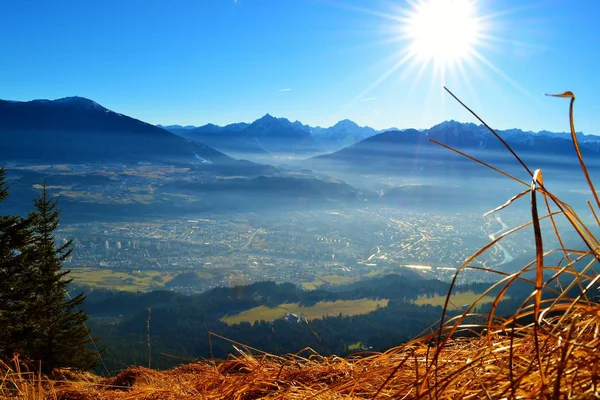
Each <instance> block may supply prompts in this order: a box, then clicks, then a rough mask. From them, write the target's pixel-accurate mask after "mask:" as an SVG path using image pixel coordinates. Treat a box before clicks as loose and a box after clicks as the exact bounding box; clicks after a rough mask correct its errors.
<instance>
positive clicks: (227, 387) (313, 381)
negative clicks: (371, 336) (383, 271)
mask: <svg viewBox="0 0 600 400" xmlns="http://www.w3.org/2000/svg"><path fill="white" fill-rule="evenodd" d="M548 322H549V325H547V328H554V329H547V330H544V331H543V332H540V331H537V332H534V328H533V327H531V326H530V327H529V328H522V329H519V334H518V335H517V336H516V337H515V338H514V339H513V340H511V339H510V337H509V336H507V335H500V334H490V335H482V336H481V337H476V338H472V339H453V340H450V341H448V342H447V343H444V345H440V346H438V347H435V346H434V347H430V345H429V344H428V341H427V339H428V338H424V339H421V340H418V341H413V342H411V343H407V344H405V345H403V346H400V347H397V348H393V349H390V350H389V351H387V352H385V353H382V354H374V355H367V356H366V357H364V358H356V359H344V358H339V357H335V356H333V357H321V356H318V355H316V354H313V353H311V351H310V350H307V351H305V352H304V353H303V354H301V355H288V356H283V357H280V356H275V355H269V354H264V353H261V352H258V351H253V350H252V349H247V348H244V347H243V345H241V344H239V343H238V344H235V345H236V346H237V348H238V349H239V353H238V356H236V357H231V358H230V359H229V360H226V361H217V362H216V363H213V362H212V361H201V362H198V363H192V364H188V365H184V366H181V367H178V368H175V369H172V370H169V371H164V372H159V371H155V370H151V369H147V368H142V367H134V368H130V369H127V370H125V371H123V372H121V373H120V374H118V375H117V376H115V377H112V378H99V377H95V376H91V375H77V374H75V375H73V374H72V373H69V372H68V371H65V372H63V375H61V373H59V374H58V376H57V377H56V379H55V380H42V381H41V382H35V381H34V382H31V381H30V380H28V379H27V375H25V374H19V373H18V372H16V371H15V370H14V369H9V366H8V365H4V368H0V369H3V371H2V372H3V375H4V376H7V377H8V379H6V380H5V381H4V383H3V385H2V386H0V395H2V394H3V395H10V394H14V395H15V396H19V394H20V396H19V397H18V398H24V399H33V398H36V399H59V400H72V399H80V400H84V399H90V400H91V399H148V400H150V399H156V400H158V399H198V398H205V399H225V398H227V399H304V398H315V399H372V398H375V397H377V398H403V399H418V398H434V399H457V398H472V399H481V398H494V399H496V398H498V399H500V398H528V399H530V398H569V399H592V398H598V397H599V396H600V386H599V385H598V381H599V380H600V372H599V371H598V368H597V366H598V362H599V361H600V350H599V347H600V335H599V333H598V330H599V329H600V308H599V306H598V304H595V305H594V304H580V305H579V306H576V307H574V308H573V309H572V310H571V311H569V312H567V313H566V314H564V318H563V319H562V320H559V317H555V318H553V319H552V320H548ZM552 332H556V333H552ZM558 332H561V333H560V334H558ZM213 340H214V338H213ZM38 384H39V385H38Z"/></svg>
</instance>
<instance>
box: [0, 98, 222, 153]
mask: <svg viewBox="0 0 600 400" xmlns="http://www.w3.org/2000/svg"><path fill="white" fill-rule="evenodd" d="M0 140H1V141H2V147H1V148H0V160H3V161H17V162H37V163H57V162H61V163H72V162H87V163H89V162H120V163H136V162H139V161H176V162H193V163H213V162H220V161H232V160H231V159H230V158H229V157H227V156H225V155H224V154H222V153H220V152H218V151H216V150H214V149H212V148H210V147H208V146H206V145H203V144H199V143H193V142H190V141H188V140H185V139H183V138H181V137H179V136H177V135H175V134H173V133H170V132H167V131H166V130H164V129H161V128H158V127H155V126H153V125H150V124H147V123H145V122H142V121H139V120H137V119H134V118H131V117H128V116H125V115H122V114H118V113H116V112H113V111H111V110H108V109H106V108H104V107H102V106H101V105H99V104H98V103H96V102H94V101H92V100H89V99H85V98H81V97H67V98H63V99H58V100H33V101H28V102H14V101H0Z"/></svg>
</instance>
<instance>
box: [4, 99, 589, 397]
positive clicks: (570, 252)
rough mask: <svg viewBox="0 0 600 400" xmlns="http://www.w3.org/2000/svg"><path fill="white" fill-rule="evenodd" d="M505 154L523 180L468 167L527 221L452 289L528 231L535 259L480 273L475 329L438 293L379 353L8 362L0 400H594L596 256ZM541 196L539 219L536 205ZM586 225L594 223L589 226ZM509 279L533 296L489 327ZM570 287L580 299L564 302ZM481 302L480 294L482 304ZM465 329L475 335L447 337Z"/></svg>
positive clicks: (572, 215) (574, 223) (553, 199)
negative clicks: (45, 371) (513, 188)
mask: <svg viewBox="0 0 600 400" xmlns="http://www.w3.org/2000/svg"><path fill="white" fill-rule="evenodd" d="M453 96H454V95H453ZM560 97H567V98H571V109H570V111H571V112H570V117H571V130H572V132H573V141H574V143H575V151H576V154H577V157H578V159H579V161H580V163H581V165H582V170H583V174H584V176H585V179H586V181H587V182H588V185H589V186H590V190H591V191H592V193H593V194H594V204H593V203H591V202H588V205H589V207H590V210H591V211H592V214H593V215H594V216H596V214H597V212H598V209H600V201H598V198H597V196H596V191H595V189H594V187H593V184H592V181H591V179H590V178H589V175H588V172H587V169H586V168H585V163H584V162H583V159H582V157H581V153H580V152H579V148H578V145H577V142H576V137H575V133H574V132H575V128H574V126H573V100H574V97H573V96H572V94H571V93H569V92H567V93H565V94H563V95H561V96H560ZM457 100H458V99H457ZM461 104H462V103H461ZM465 107H466V106H465ZM467 109H468V108H467ZM469 111H470V110H469ZM474 115H475V114H474ZM475 116H476V115H475ZM477 118H479V117H477ZM481 122H482V123H484V124H485V122H483V121H481ZM486 126H487V125H486ZM488 128H489V127H488ZM489 129H490V131H492V132H493V130H492V129H491V128H489ZM493 133H494V134H495V132H493ZM498 138H499V140H501V141H502V142H503V143H504V141H503V140H502V139H501V138H500V137H498ZM504 144H505V145H506V143H504ZM506 147H507V149H508V150H509V152H510V153H511V154H512V155H513V156H514V157H515V159H516V161H517V162H519V163H520V164H521V165H522V166H523V170H524V171H525V172H526V173H527V174H528V175H529V178H528V179H529V182H526V181H524V180H521V179H518V178H516V177H513V176H511V175H509V174H507V173H505V172H502V171H499V170H497V169H495V168H494V167H492V166H489V165H487V164H484V163H483V162H481V161H479V160H476V159H473V158H471V159H472V160H474V161H476V162H478V163H480V164H483V165H486V166H488V167H489V168H491V169H492V170H494V171H496V172H500V173H502V174H503V175H505V176H507V177H508V178H509V179H513V180H515V181H517V182H519V183H521V184H522V185H524V190H523V191H522V192H521V193H519V194H517V195H516V196H515V197H513V198H512V199H510V200H509V201H507V202H506V203H505V204H504V205H503V206H501V207H498V208H497V209H496V210H500V209H502V208H503V207H505V206H508V205H510V203H512V202H513V201H515V200H516V199H518V198H520V197H524V196H529V198H530V202H531V221H529V222H528V223H526V224H524V225H522V226H520V227H516V228H514V229H513V230H512V231H509V232H507V233H505V234H503V235H501V236H499V237H498V238H496V239H494V240H493V241H492V242H490V244H488V245H486V246H485V247H484V248H482V249H481V250H480V251H478V252H477V253H476V254H474V255H473V256H472V257H469V259H467V260H466V261H465V263H464V264H463V265H462V266H461V267H460V268H458V269H457V272H456V275H455V280H456V277H457V276H458V274H460V273H462V271H463V270H465V269H469V268H471V269H483V268H482V267H475V266H471V263H472V261H473V260H475V259H476V258H477V257H479V256H480V255H481V254H482V253H484V252H485V251H487V250H488V249H490V248H491V247H492V246H493V245H494V244H495V243H497V242H498V241H500V240H502V239H503V238H504V237H505V236H506V235H509V234H511V232H515V231H518V230H520V229H523V228H524V227H527V226H533V228H534V229H533V230H534V234H535V239H536V246H535V249H534V250H535V259H534V260H533V261H532V262H531V263H529V264H528V265H526V266H524V267H523V268H522V269H521V270H520V271H517V272H515V273H512V274H507V273H501V272H498V271H493V270H487V269H486V270H487V271H489V272H490V273H496V274H498V276H499V280H498V282H497V283H496V284H494V285H493V287H495V288H499V289H500V291H499V294H498V295H497V296H495V298H494V301H493V303H492V307H491V310H490V312H489V314H487V315H479V316H478V318H477V320H481V319H482V320H484V321H485V322H484V323H482V324H473V322H472V321H474V320H475V319H473V318H469V317H470V316H472V315H473V314H471V312H472V307H471V308H468V309H467V310H466V311H465V312H464V313H463V314H462V315H459V316H456V317H453V318H449V319H447V318H446V310H448V305H449V302H450V295H448V297H447V299H446V301H445V304H444V312H443V315H442V318H441V321H442V322H440V324H439V328H438V329H437V330H436V331H435V332H433V333H430V334H428V335H425V336H423V337H420V338H417V339H415V340H413V341H411V342H409V343H406V344H403V345H401V346H398V347H396V348H393V349H390V350H388V351H387V352H385V353H378V354H371V355H364V357H362V358H339V357H322V356H319V355H317V354H313V353H311V351H310V349H307V350H305V351H304V352H303V353H302V354H309V356H301V355H298V354H297V355H287V356H283V357H281V356H276V355H271V354H265V353H262V352H260V351H258V350H256V349H248V348H247V347H244V346H243V345H241V344H239V343H232V344H233V345H234V347H235V348H236V349H237V351H238V354H237V356H235V357H234V356H232V357H231V358H230V359H228V360H223V361H216V362H212V361H203V362H199V363H195V364H189V365H186V366H182V367H179V368H176V369H173V370H170V371H165V372H158V371H154V370H149V369H144V368H132V369H129V370H126V371H123V372H122V373H120V374H119V375H117V376H116V377H113V378H107V379H104V380H99V378H93V377H92V378H90V377H87V378H86V376H81V377H79V380H78V379H75V378H74V377H71V378H68V379H65V380H61V379H54V380H50V379H47V378H43V377H41V376H39V375H36V374H24V373H22V372H20V371H19V369H18V363H17V362H15V363H14V366H12V367H11V366H9V365H6V364H2V365H0V379H2V380H0V396H1V395H4V396H7V397H8V396H14V398H21V399H63V400H75V399H81V400H84V399H85V400H87V399H152V400H159V399H258V398H266V399H283V398H285V399H373V398H380V399H383V398H394V399H503V398H511V399H531V398H548V399H563V398H569V399H593V398H600V367H599V357H600V305H599V304H598V302H597V301H594V300H593V299H589V298H588V296H589V295H590V293H591V292H592V291H594V292H596V291H597V287H598V281H599V280H600V275H598V273H597V272H595V270H594V266H595V265H596V263H597V261H598V259H599V258H600V253H599V251H600V250H599V249H600V243H599V242H598V241H597V239H596V238H595V237H594V235H593V234H592V232H591V229H590V228H589V227H587V226H586V225H585V224H584V223H583V222H582V220H581V218H580V217H579V215H578V214H577V213H576V212H575V211H574V210H573V209H572V208H571V207H570V206H569V205H567V204H565V203H564V202H562V201H561V200H560V199H559V198H558V197H557V196H556V195H554V194H553V193H552V192H550V191H549V190H548V189H547V187H546V186H545V182H544V180H543V179H542V174H541V171H539V170H537V171H532V170H531V169H530V168H529V167H528V166H526V165H525V164H524V163H523V162H522V161H521V160H520V158H519V157H518V156H517V155H516V154H515V153H514V152H513V151H512V149H510V147H508V145H506ZM467 157H468V156H467ZM540 196H541V200H542V201H539V203H540V204H541V205H542V206H543V209H544V210H545V211H544V212H543V214H544V215H542V211H541V209H539V208H538V207H539V204H538V200H540V199H539V197H540ZM557 218H566V220H567V221H568V222H569V224H570V226H571V227H572V228H573V229H574V230H575V231H576V232H577V233H578V234H579V236H580V237H581V238H582V240H583V241H584V243H585V244H586V248H585V249H578V250H576V249H567V248H565V247H564V245H563V242H562V239H561V236H560V232H559V231H558V229H557V228H556V222H555V220H556V219H557ZM542 219H548V220H549V221H550V222H551V224H552V226H553V227H554V234H555V235H556V236H557V238H558V241H559V243H560V244H561V247H560V248H558V249H549V250H548V249H544V247H543V240H542V234H541V229H540V221H541V220H542ZM595 220H596V222H597V223H598V225H599V226H600V221H599V220H598V218H595ZM551 252H559V253H560V254H562V255H563V258H562V261H561V262H560V263H559V264H558V265H546V264H545V263H544V261H545V257H546V256H547V255H548V254H549V253H551ZM576 263H578V268H577V269H576V268H575V264H576ZM581 265H583V266H581ZM529 276H534V278H533V279H529V278H528V277H529ZM517 280H523V281H526V282H529V283H530V284H531V287H532V292H531V295H530V296H529V298H528V299H527V300H526V301H525V302H524V303H523V304H522V306H521V307H520V308H519V309H518V310H517V311H516V313H515V314H514V315H512V316H510V317H508V318H499V317H498V316H496V315H495V310H496V306H497V305H498V304H499V302H500V301H501V300H502V298H503V296H504V293H505V292H506V290H507V289H508V288H509V287H510V285H511V284H513V283H514V282H515V281H517ZM572 289H577V290H578V293H577V294H576V295H575V297H568V293H573V291H572ZM542 291H544V293H545V296H544V297H542ZM451 292H452V289H451V290H450V291H449V293H451ZM546 293H550V294H552V296H548V295H546ZM487 295H489V292H486V293H483V294H481V295H480V297H481V298H483V297H484V296H487ZM466 331H471V332H472V333H473V335H474V336H473V337H471V338H464V337H463V338H461V337H458V336H457V334H459V333H464V332H466Z"/></svg>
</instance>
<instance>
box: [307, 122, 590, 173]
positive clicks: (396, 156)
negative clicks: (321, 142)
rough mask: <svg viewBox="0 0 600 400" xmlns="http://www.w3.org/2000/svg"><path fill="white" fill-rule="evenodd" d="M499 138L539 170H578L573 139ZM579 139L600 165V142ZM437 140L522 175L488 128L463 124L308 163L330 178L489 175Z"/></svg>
mask: <svg viewBox="0 0 600 400" xmlns="http://www.w3.org/2000/svg"><path fill="white" fill-rule="evenodd" d="M497 132H498V134H499V135H500V136H501V137H503V138H504V139H505V140H506V142H507V143H508V144H509V145H510V146H511V147H512V148H513V149H514V150H515V151H516V153H517V154H519V156H520V157H521V158H522V159H523V160H524V161H525V162H526V163H528V164H530V165H532V166H534V167H535V168H554V169H557V170H558V169H560V170H561V171H563V172H566V171H568V170H572V169H573V168H577V165H578V164H577V161H576V159H574V156H575V154H574V150H573V144H572V141H571V137H570V135H567V134H552V133H548V132H541V133H529V132H523V131H521V130H518V129H511V130H506V131H502V130H498V131H497ZM578 137H579V138H581V143H580V147H581V150H582V153H583V154H584V157H586V161H589V162H590V165H598V164H600V137H598V136H594V135H583V134H579V135H578ZM432 140H435V141H437V142H440V143H442V144H445V145H447V146H450V147H452V148H455V149H457V150H460V151H463V152H466V153H468V154H469V155H471V156H474V157H479V158H481V159H483V160H484V161H486V162H489V163H491V164H492V165H495V166H497V167H501V168H505V169H508V170H509V171H511V172H513V173H516V172H518V171H520V172H522V169H521V168H520V166H519V165H518V163H517V162H516V160H514V159H513V158H512V157H511V155H510V154H509V153H508V151H507V150H506V149H505V148H504V146H503V145H502V143H501V142H500V141H499V140H498V139H497V138H496V137H495V136H494V135H493V134H492V133H491V132H489V131H488V130H487V128H485V127H484V126H482V125H475V124H472V123H461V122H457V121H445V122H442V123H440V124H437V125H435V126H433V127H431V128H430V129H427V130H423V131H417V130H415V129H407V130H404V131H388V132H383V133H379V134H377V135H374V136H371V137H369V138H367V139H365V140H363V141H360V142H358V143H355V144H353V145H351V146H348V147H345V148H343V149H341V150H338V151H337V152H334V153H329V154H325V155H321V156H317V157H315V158H313V159H311V160H308V161H307V166H308V167H310V168H313V169H315V170H317V171H320V172H323V173H328V174H331V173H332V171H345V172H346V173H347V174H350V175H351V174H377V175H380V176H404V177H409V178H411V179H417V178H418V177H425V176H427V177H436V178H439V179H440V180H446V181H447V180H449V179H459V180H461V179H465V178H467V177H468V176H469V175H473V174H475V175H479V174H481V173H485V172H487V170H486V169H485V168H481V167H479V166H476V165H475V163H473V162H472V161H470V160H468V159H467V158H465V157H462V156H460V155H458V154H455V153H453V152H451V151H449V150H448V149H445V148H443V147H441V146H438V145H436V144H435V143H433V142H432ZM347 176H348V175H347Z"/></svg>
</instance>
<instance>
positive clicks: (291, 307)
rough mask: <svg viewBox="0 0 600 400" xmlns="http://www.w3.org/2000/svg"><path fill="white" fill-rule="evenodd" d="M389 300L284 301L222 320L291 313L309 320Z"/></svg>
mask: <svg viewBox="0 0 600 400" xmlns="http://www.w3.org/2000/svg"><path fill="white" fill-rule="evenodd" d="M388 301H389V300H387V299H382V300H371V299H358V300H336V301H322V302H320V303H317V304H315V305H314V306H310V307H302V306H300V305H299V304H298V303H284V304H280V305H279V306H277V307H274V308H270V307H265V306H260V307H255V308H252V309H250V310H246V311H243V312H241V313H239V314H236V315H226V316H225V317H223V318H221V321H223V322H225V323H226V324H228V325H233V324H239V323H240V322H250V323H253V322H256V321H261V320H264V321H272V320H274V319H277V318H281V317H283V316H285V315H287V314H290V313H294V314H297V315H303V316H304V317H305V318H306V319H308V320H313V319H319V318H323V317H325V316H336V315H339V314H340V313H341V314H342V315H359V314H366V313H369V312H371V311H374V310H376V309H377V308H380V307H386V306H387V305H388Z"/></svg>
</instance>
